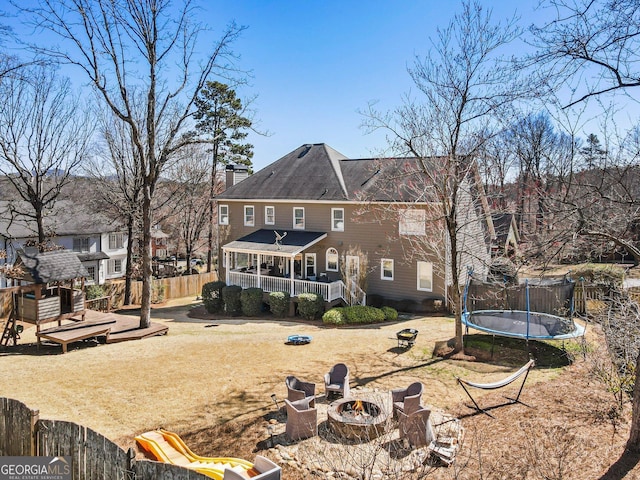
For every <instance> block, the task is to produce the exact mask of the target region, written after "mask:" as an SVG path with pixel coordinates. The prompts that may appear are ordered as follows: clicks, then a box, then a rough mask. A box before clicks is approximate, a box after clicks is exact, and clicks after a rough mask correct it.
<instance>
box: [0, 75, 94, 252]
mask: <svg viewBox="0 0 640 480" xmlns="http://www.w3.org/2000/svg"><path fill="white" fill-rule="evenodd" d="M22 73H23V74H22V75H20V76H13V75H11V76H5V78H3V80H2V82H0V98H2V102H0V172H1V173H2V174H4V175H6V178H7V179H8V180H9V182H10V183H11V185H12V186H13V187H14V189H15V191H16V192H17V194H18V195H19V197H20V198H21V199H22V200H23V201H24V202H15V203H13V204H12V205H13V207H12V214H14V215H21V216H23V217H25V218H28V219H30V220H32V221H34V223H35V225H36V226H37V233H38V244H39V245H44V244H45V239H46V237H47V234H46V231H45V226H44V223H43V220H44V217H45V215H46V213H47V211H49V210H51V209H52V208H53V207H54V205H55V203H56V201H57V200H58V198H59V196H60V193H61V191H62V189H63V187H64V186H65V185H66V184H67V183H68V182H69V180H70V176H71V174H72V172H73V171H74V170H75V169H76V168H77V167H78V166H79V165H80V163H81V162H82V160H83V159H84V156H85V154H86V152H87V148H88V144H89V137H90V135H91V129H90V127H89V124H90V122H88V121H87V119H86V117H85V116H83V114H82V112H81V111H80V108H79V105H78V101H77V98H74V95H73V92H72V91H71V89H70V85H69V81H68V80H66V79H60V78H58V77H57V76H56V73H55V72H54V71H53V70H52V69H51V68H50V67H46V66H32V67H29V68H28V70H24V71H23V72H22ZM24 205H27V206H28V208H24Z"/></svg>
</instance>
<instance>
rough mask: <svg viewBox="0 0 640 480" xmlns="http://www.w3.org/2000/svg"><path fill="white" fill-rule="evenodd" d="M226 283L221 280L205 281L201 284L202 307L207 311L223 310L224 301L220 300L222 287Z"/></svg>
mask: <svg viewBox="0 0 640 480" xmlns="http://www.w3.org/2000/svg"><path fill="white" fill-rule="evenodd" d="M226 286H227V284H226V283H224V282H223V281H222V280H218V281H216V282H209V283H205V284H204V285H203V286H202V302H203V303H204V308H206V310H207V312H209V313H218V312H222V311H223V310H224V302H223V301H222V289H223V288H224V287H226Z"/></svg>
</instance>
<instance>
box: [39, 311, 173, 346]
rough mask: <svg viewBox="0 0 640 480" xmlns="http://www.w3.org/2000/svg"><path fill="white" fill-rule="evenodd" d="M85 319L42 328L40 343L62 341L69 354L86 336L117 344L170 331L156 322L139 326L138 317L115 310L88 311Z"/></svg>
mask: <svg viewBox="0 0 640 480" xmlns="http://www.w3.org/2000/svg"><path fill="white" fill-rule="evenodd" d="M84 318H85V319H84V320H81V319H75V318H74V319H72V320H74V323H69V324H66V325H61V326H59V327H53V328H48V329H46V330H41V331H40V332H38V333H37V337H38V343H40V340H48V341H50V342H53V343H59V344H60V345H62V353H66V352H67V346H68V345H69V344H70V343H74V342H79V341H81V340H85V339H87V338H93V337H105V339H106V343H116V342H125V341H127V340H140V339H143V338H148V337H152V336H156V335H164V334H166V333H167V331H168V330H169V327H167V326H166V325H162V324H159V323H153V322H151V324H150V325H149V327H147V328H138V325H139V324H140V320H139V319H138V318H136V317H131V316H129V315H118V314H116V313H103V312H96V311H94V310H86V311H85V317H84Z"/></svg>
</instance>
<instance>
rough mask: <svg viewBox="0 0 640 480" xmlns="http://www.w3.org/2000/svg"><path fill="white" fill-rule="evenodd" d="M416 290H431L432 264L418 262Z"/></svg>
mask: <svg viewBox="0 0 640 480" xmlns="http://www.w3.org/2000/svg"><path fill="white" fill-rule="evenodd" d="M418 290H422V291H425V292H431V291H433V264H432V263H431V262H418Z"/></svg>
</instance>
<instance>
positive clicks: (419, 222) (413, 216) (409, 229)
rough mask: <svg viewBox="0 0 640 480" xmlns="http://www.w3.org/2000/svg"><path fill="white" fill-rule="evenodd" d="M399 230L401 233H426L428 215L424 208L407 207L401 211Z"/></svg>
mask: <svg viewBox="0 0 640 480" xmlns="http://www.w3.org/2000/svg"><path fill="white" fill-rule="evenodd" d="M398 213H399V219H398V224H399V225H398V230H399V233H400V235H424V234H425V233H426V221H427V216H426V212H425V211H424V210H420V209H417V208H406V209H402V210H400V211H399V212H398Z"/></svg>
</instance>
